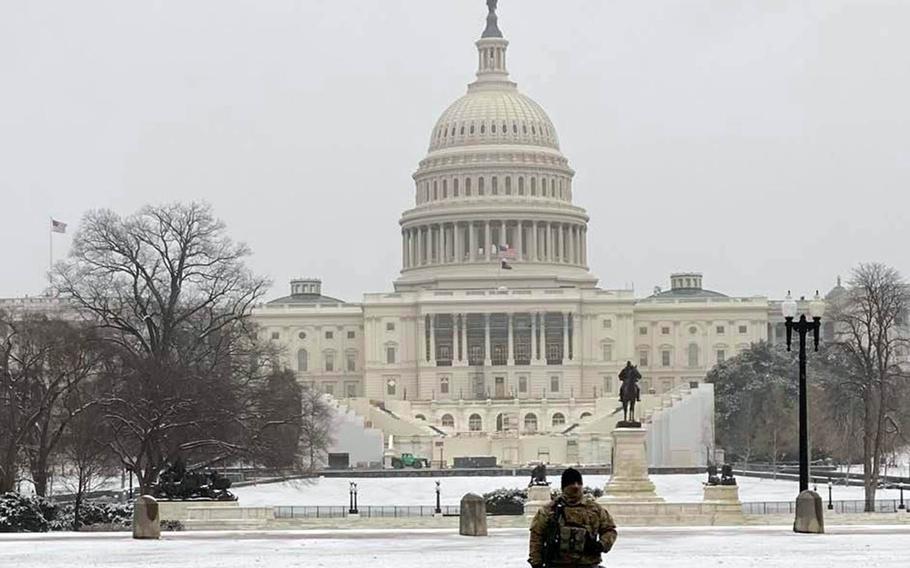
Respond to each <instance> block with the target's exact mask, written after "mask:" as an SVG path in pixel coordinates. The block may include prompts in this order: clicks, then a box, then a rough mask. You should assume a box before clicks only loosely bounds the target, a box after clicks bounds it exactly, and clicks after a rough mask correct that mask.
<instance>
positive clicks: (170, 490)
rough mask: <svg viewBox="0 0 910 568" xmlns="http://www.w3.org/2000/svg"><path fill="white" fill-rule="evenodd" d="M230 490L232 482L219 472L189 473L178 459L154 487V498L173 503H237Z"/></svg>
mask: <svg viewBox="0 0 910 568" xmlns="http://www.w3.org/2000/svg"><path fill="white" fill-rule="evenodd" d="M230 488H231V480H230V479H228V478H226V477H224V476H223V475H221V474H220V473H218V472H217V471H187V469H186V464H184V463H183V460H182V459H180V458H177V460H176V461H175V462H174V463H173V464H171V465H170V466H169V467H168V468H167V469H166V470H164V472H163V473H162V474H161V476H160V478H159V479H158V483H157V484H155V485H153V486H152V496H153V497H155V498H156V499H167V500H171V501H188V500H190V499H211V500H213V501H236V500H237V497H235V496H234V494H233V493H231V492H230V491H228V489H230Z"/></svg>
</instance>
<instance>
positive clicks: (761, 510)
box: [743, 499, 903, 515]
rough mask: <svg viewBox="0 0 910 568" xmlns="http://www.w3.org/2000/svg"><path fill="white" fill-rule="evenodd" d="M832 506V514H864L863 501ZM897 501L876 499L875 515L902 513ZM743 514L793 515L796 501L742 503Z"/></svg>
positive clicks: (838, 502) (826, 506)
mask: <svg viewBox="0 0 910 568" xmlns="http://www.w3.org/2000/svg"><path fill="white" fill-rule="evenodd" d="M832 504H833V505H834V509H833V512H834V513H837V514H844V513H846V514H850V513H864V512H865V510H866V502H865V501H863V500H855V501H832ZM900 504H901V502H900V500H899V499H878V500H876V501H875V512H876V513H897V512H900V511H903V509H899V507H900ZM822 506H823V507H824V509H825V511H829V509H828V501H827V500H825V501H823V505H822ZM743 514H746V515H793V514H796V501H759V502H754V503H743Z"/></svg>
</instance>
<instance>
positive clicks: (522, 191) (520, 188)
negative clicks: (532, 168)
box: [518, 176, 534, 195]
mask: <svg viewBox="0 0 910 568" xmlns="http://www.w3.org/2000/svg"><path fill="white" fill-rule="evenodd" d="M524 194H525V178H524V177H523V176H519V177H518V195H524ZM531 195H534V194H533V193H532V194H531Z"/></svg>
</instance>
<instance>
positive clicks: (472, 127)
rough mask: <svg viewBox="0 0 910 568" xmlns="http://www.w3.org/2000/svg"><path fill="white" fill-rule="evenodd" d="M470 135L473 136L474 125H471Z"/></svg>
mask: <svg viewBox="0 0 910 568" xmlns="http://www.w3.org/2000/svg"><path fill="white" fill-rule="evenodd" d="M471 134H474V124H473V123H472V124H471Z"/></svg>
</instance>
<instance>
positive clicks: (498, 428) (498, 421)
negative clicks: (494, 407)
mask: <svg viewBox="0 0 910 568" xmlns="http://www.w3.org/2000/svg"><path fill="white" fill-rule="evenodd" d="M503 429H504V427H503V419H502V414H498V415H496V431H497V432H502V431H503Z"/></svg>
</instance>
